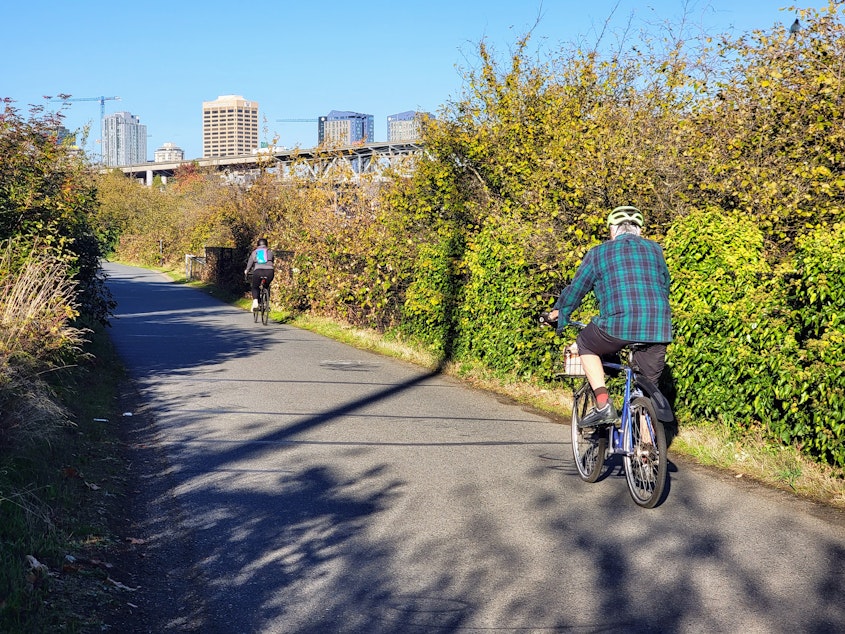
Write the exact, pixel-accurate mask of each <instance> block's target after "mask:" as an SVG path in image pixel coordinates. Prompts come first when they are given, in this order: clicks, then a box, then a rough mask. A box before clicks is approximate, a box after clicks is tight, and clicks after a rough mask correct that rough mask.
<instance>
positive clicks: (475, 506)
mask: <svg viewBox="0 0 845 634" xmlns="http://www.w3.org/2000/svg"><path fill="white" fill-rule="evenodd" d="M105 270H106V272H107V274H108V276H109V280H108V286H109V288H110V289H111V291H112V293H113V294H114V297H115V299H116V300H117V309H116V313H115V317H114V319H113V320H112V327H111V328H110V334H111V337H112V340H113V341H114V344H115V346H116V348H117V351H118V353H119V354H120V356H121V358H122V359H123V361H124V363H125V364H126V366H127V369H128V371H129V374H130V376H131V382H132V386H133V387H132V389H133V393H134V397H133V398H134V406H133V410H132V411H129V412H126V414H131V416H129V415H127V416H125V417H123V418H122V419H121V424H122V425H124V426H125V428H126V433H127V435H128V437H129V438H130V439H131V448H130V458H131V461H132V465H133V466H132V474H133V477H134V478H135V482H134V483H133V485H134V486H133V487H131V488H132V489H133V494H132V496H133V497H132V500H131V503H132V507H133V512H132V523H131V525H129V526H127V528H126V530H127V533H129V534H128V535H127V540H128V541H129V543H131V544H132V546H131V547H130V548H131V550H130V552H129V553H128V555H127V557H128V562H129V563H128V564H127V566H128V567H129V568H130V569H131V570H130V572H131V574H133V575H135V576H133V577H131V578H130V580H129V582H128V585H131V584H132V583H135V584H137V590H136V591H135V592H134V594H133V595H131V596H130V598H129V601H131V603H132V606H131V609H132V614H133V618H134V623H135V625H134V627H135V629H134V630H133V631H138V632H203V633H217V632H220V633H232V632H239V633H247V632H250V633H251V632H256V633H257V632H261V633H277V632H278V633H291V634H305V633H359V632H360V633H367V634H371V633H382V632H383V633H416V632H426V633H429V632H430V633H448V632H567V633H568V632H616V631H626V632H690V633H692V632H696V633H698V632H766V633H772V632H774V633H777V632H784V633H785V632H790V633H792V632H843V631H845V600H843V597H845V519H843V514H842V513H841V512H838V511H832V510H829V509H824V508H821V507H818V506H816V505H813V504H810V503H806V502H801V501H798V500H795V499H794V498H792V497H791V496H788V495H786V494H784V493H781V492H777V491H772V490H769V489H765V488H762V487H758V486H755V485H753V484H751V483H748V482H745V481H744V480H738V479H735V478H732V477H727V476H723V475H719V474H717V473H713V472H711V471H708V470H705V469H702V468H699V467H695V466H693V465H689V464H687V463H682V462H681V461H679V460H678V459H677V458H676V457H674V456H671V450H670V457H671V458H672V465H671V467H670V482H669V491H668V495H667V497H666V499H665V501H664V502H663V503H662V504H661V505H660V506H658V507H657V508H655V509H652V510H644V509H641V508H639V507H637V506H636V505H635V504H634V503H633V501H632V500H631V499H630V498H629V495H628V492H627V488H626V485H625V477H624V474H623V473H622V469H621V464H619V465H617V466H616V468H614V469H613V471H612V472H611V473H610V474H609V475H608V476H607V477H606V478H605V479H603V480H601V481H599V482H597V483H595V484H587V483H584V482H582V481H581V480H580V479H579V478H578V476H577V473H576V470H575V467H574V465H573V463H572V457H571V451H570V446H569V428H568V427H567V426H566V425H565V424H560V423H559V422H556V421H554V420H551V419H550V418H549V417H546V416H544V415H542V414H539V413H536V412H533V411H531V410H529V409H527V408H524V407H521V406H519V405H517V404H514V403H512V402H510V401H508V400H507V399H503V398H500V397H497V396H495V395H492V394H490V393H487V392H484V391H479V390H474V389H470V388H468V387H466V386H464V385H462V384H461V383H460V382H458V381H457V380H454V379H452V378H449V377H444V376H442V375H438V374H437V373H434V372H430V371H428V370H426V369H424V368H419V367H416V366H413V365H410V364H406V363H403V362H401V361H396V360H393V359H390V358H386V357H382V356H379V355H376V354H372V353H369V352H365V351H360V350H357V349H354V348H351V347H349V346H346V345H344V344H341V343H337V342H335V341H332V340H329V339H327V338H324V337H321V336H319V335H316V334H313V333H310V332H307V331H303V330H299V329H296V328H293V327H291V326H288V325H283V324H276V323H272V322H271V323H270V324H269V325H267V326H263V325H262V324H260V323H258V324H256V323H253V319H252V315H251V314H249V313H248V312H245V311H242V310H239V309H236V308H234V307H231V306H229V305H226V304H223V303H221V302H219V301H217V300H215V299H213V298H211V297H210V296H208V295H207V294H205V293H203V292H200V291H198V290H195V289H192V288H190V287H187V286H183V285H179V284H175V283H172V282H170V281H168V280H167V279H166V278H165V277H164V276H162V275H160V274H158V273H155V272H151V271H148V270H145V269H140V268H134V267H128V266H123V265H118V264H114V263H107V264H106V265H105Z"/></svg>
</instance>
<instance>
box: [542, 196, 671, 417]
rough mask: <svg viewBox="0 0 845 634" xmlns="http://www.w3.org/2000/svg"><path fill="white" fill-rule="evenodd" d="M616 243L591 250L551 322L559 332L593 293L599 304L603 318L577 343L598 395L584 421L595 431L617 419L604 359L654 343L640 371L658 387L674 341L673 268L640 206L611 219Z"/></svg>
mask: <svg viewBox="0 0 845 634" xmlns="http://www.w3.org/2000/svg"><path fill="white" fill-rule="evenodd" d="M607 226H608V228H609V229H610V240H609V241H607V242H604V243H603V244H600V245H598V246H596V247H593V248H592V249H590V250H589V251H588V252H587V254H586V255H585V256H584V259H583V261H582V262H581V265H580V266H579V267H578V270H577V271H576V272H575V277H574V278H573V280H572V283H571V284H569V285H568V286H567V287H566V288H564V289H563V290H562V291H561V293H560V297H558V300H557V302H555V305H554V308H553V309H552V310H551V311H550V312H549V314H548V317H549V319H550V320H551V321H557V323H558V330H559V331H560V330H561V329H563V328H564V327H565V326H566V325H567V323H569V317H570V315H571V314H572V312H573V311H574V310H575V309H576V308H577V307H578V305H579V304H580V303H581V300H582V299H583V298H584V296H585V295H586V294H587V293H588V292H589V291H593V292H594V294H595V296H596V300H597V301H598V304H599V315H598V316H596V317H595V318H594V319H593V320H592V321H591V322H590V324H588V325H587V327H586V328H584V329H583V330H582V331H581V332H580V333H579V334H578V338H577V339H576V344H577V345H578V354H579V355H580V356H581V362H582V364H583V367H584V373H585V374H586V375H587V380H588V381H589V383H590V387H591V388H593V392H594V393H595V395H596V408H595V409H594V410H592V411H591V412H588V413H587V415H586V416H584V418H583V419H582V420H581V422H580V423H579V426H580V427H591V426H594V425H601V424H605V423H609V422H613V421H614V420H615V419H616V418H617V414H616V410H615V408H614V407H613V404H612V403H610V402H609V399H608V394H607V387H606V386H605V381H604V368H603V367H602V364H601V355H606V354H613V353H615V352H619V350H621V349H622V348H624V347H625V346H626V345H627V344H629V343H645V344H648V345H647V346H646V347H645V348H644V349H642V350H638V351H637V352H636V353H635V356H634V361H635V364H636V365H637V367H638V368H639V371H640V373H641V374H642V375H644V376H645V378H647V379H648V380H649V381H651V382H652V383H653V384H654V386H655V388H656V387H657V382H658V379H659V378H660V375H661V373H662V372H663V367H664V365H665V363H666V344H667V343H669V342H670V341H671V340H672V313H671V310H670V308H669V269H668V268H667V267H666V260H665V259H664V257H663V249H661V248H660V245H659V244H657V243H656V242H654V241H652V240H646V239H645V238H642V237H640V232H641V230H642V226H643V215H642V213H640V210H639V209H637V208H636V207H627V206H626V207H617V208H616V209H614V210H613V211H611V212H610V215H609V216H608V217H607Z"/></svg>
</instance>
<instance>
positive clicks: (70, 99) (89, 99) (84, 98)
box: [50, 97, 120, 121]
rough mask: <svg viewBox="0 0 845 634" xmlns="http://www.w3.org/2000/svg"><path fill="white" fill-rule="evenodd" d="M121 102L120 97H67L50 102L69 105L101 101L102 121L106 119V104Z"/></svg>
mask: <svg viewBox="0 0 845 634" xmlns="http://www.w3.org/2000/svg"><path fill="white" fill-rule="evenodd" d="M115 100H116V101H120V97H67V98H66V99H51V100H50V101H61V102H63V103H67V102H69V101H99V102H100V121H102V120H103V119H105V118H106V102H107V101H115Z"/></svg>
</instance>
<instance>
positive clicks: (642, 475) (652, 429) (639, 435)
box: [623, 396, 669, 509]
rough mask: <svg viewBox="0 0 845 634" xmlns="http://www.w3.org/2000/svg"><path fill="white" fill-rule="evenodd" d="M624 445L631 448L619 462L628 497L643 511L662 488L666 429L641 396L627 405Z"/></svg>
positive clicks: (656, 499) (657, 498)
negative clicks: (629, 413) (627, 424)
mask: <svg viewBox="0 0 845 634" xmlns="http://www.w3.org/2000/svg"><path fill="white" fill-rule="evenodd" d="M629 438H630V444H629ZM624 442H625V447H632V448H633V453H632V454H631V455H627V454H626V455H625V458H624V460H623V462H624V464H625V478H626V479H627V480H628V490H629V491H630V492H631V497H632V498H633V499H634V502H636V503H637V504H638V505H640V506H642V507H643V508H647V509H650V508H653V507H654V506H656V505H657V503H658V502H659V501H660V498H661V496H662V495H663V489H664V487H665V486H666V475H667V473H668V471H669V458H668V456H667V455H666V430H665V429H664V428H663V423H661V422H660V421H659V420H657V414H656V413H655V411H654V405H652V403H651V399H650V398H646V397H644V396H641V397H638V398H635V399H634V400H633V401H632V402H631V424H630V425H629V426H627V427H626V429H625V439H624Z"/></svg>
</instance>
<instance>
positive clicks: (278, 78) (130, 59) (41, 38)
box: [0, 0, 827, 159]
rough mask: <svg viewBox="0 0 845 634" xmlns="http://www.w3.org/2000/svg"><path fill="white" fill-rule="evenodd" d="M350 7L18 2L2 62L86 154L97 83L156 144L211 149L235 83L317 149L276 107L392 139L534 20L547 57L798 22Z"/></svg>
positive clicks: (780, 14) (630, 0) (785, 16)
mask: <svg viewBox="0 0 845 634" xmlns="http://www.w3.org/2000/svg"><path fill="white" fill-rule="evenodd" d="M45 4H46V5H47V6H45ZM826 5H827V1H826V0H811V1H808V2H805V3H801V6H811V7H816V8H820V7H823V6H826ZM344 6H345V3H344V4H343V5H342V4H341V3H339V2H337V1H336V0H326V1H325V2H323V3H279V2H275V1H272V0H255V2H253V3H251V4H250V5H249V13H248V16H247V15H246V14H245V15H244V16H241V17H242V18H244V19H237V18H238V16H237V15H233V14H232V7H231V5H230V4H228V3H226V4H224V3H223V2H221V1H220V0H208V2H207V3H205V4H203V5H202V7H198V6H197V5H193V4H191V3H170V2H164V1H163V0H149V1H148V2H147V3H146V4H145V6H144V11H143V13H142V14H137V15H134V16H133V18H132V19H131V20H128V21H127V20H126V17H127V14H126V12H125V11H114V10H113V5H112V4H111V3H106V2H105V1H104V0H79V1H77V2H73V3H67V2H58V1H48V2H46V3H45V2H35V3H13V4H12V5H10V6H9V7H7V10H6V11H5V12H4V20H3V22H2V24H0V32H2V33H3V35H4V43H5V44H6V45H7V48H8V50H10V51H14V58H15V61H14V63H9V64H7V65H6V67H4V69H3V73H2V77H0V97H5V98H9V99H12V100H14V102H15V103H14V107H16V108H17V109H18V110H20V111H22V112H26V111H27V110H28V109H29V105H30V104H33V105H36V106H46V107H48V108H51V109H59V108H60V107H62V104H61V103H55V102H52V103H51V102H45V100H44V96H48V95H49V96H51V97H53V98H56V97H57V96H58V95H60V94H69V95H71V96H72V97H73V98H74V99H75V101H73V102H70V103H69V104H68V105H67V106H66V107H65V108H64V113H65V120H64V125H65V126H66V127H67V128H68V129H70V130H71V131H76V130H79V129H80V128H84V127H86V126H87V127H88V128H89V129H90V132H89V135H88V139H87V141H86V143H85V146H84V148H85V149H86V151H88V152H91V151H93V150H96V151H99V150H100V148H99V146H98V145H97V143H96V142H97V140H98V138H99V136H100V116H99V115H100V106H101V103H98V100H99V96H100V95H108V96H109V97H106V99H108V100H107V101H105V102H104V103H102V105H103V107H104V109H105V113H106V114H111V113H113V112H115V111H128V112H131V113H133V114H135V115H136V116H138V117H140V119H141V121H142V122H143V123H144V124H145V125H146V126H147V132H148V139H147V145H148V149H149V150H152V149H154V148H160V147H161V146H162V145H163V144H164V143H173V144H175V145H176V146H178V147H180V148H181V149H182V150H184V152H185V158H186V159H194V158H198V157H200V156H201V155H202V102H204V101H208V100H211V99H214V98H215V97H217V96H219V95H225V94H240V95H244V96H245V97H246V98H248V99H250V100H254V101H256V102H258V103H259V104H261V112H260V120H259V142H262V141H273V140H275V139H278V141H277V144H278V145H282V146H285V147H294V146H296V145H300V146H301V147H313V145H315V144H316V140H317V139H316V134H315V129H316V125H315V124H314V123H307V122H284V123H282V122H279V121H278V120H279V119H285V120H289V119H315V118H317V117H318V116H322V115H325V114H326V113H328V112H330V111H331V110H333V109H336V110H349V111H355V112H362V113H368V114H372V115H373V117H374V126H375V130H374V138H375V140H377V141H381V140H387V138H388V133H387V117H388V116H390V115H392V114H394V113H401V112H404V111H409V110H413V111H420V112H429V113H432V114H433V115H434V116H437V115H438V114H439V112H440V111H441V109H442V106H443V105H444V104H447V103H449V102H450V101H455V100H457V99H459V98H460V97H461V95H462V92H463V91H464V90H465V89H466V86H465V79H466V75H467V72H468V70H470V69H474V68H478V67H479V64H480V62H479V60H478V45H479V43H480V42H481V41H484V42H485V44H487V45H488V46H489V47H490V49H491V50H492V51H493V52H494V54H495V58H496V59H497V60H499V61H500V62H501V64H502V67H503V68H507V62H508V60H509V55H510V53H511V52H512V51H513V50H515V48H516V43H517V41H518V40H519V38H520V37H521V36H523V35H525V34H526V33H528V32H531V33H532V36H531V41H530V43H529V48H528V54H529V55H530V56H531V58H532V59H537V60H538V61H542V60H543V59H547V58H549V57H553V56H555V55H556V54H557V53H559V52H560V51H561V50H565V49H571V48H572V46H579V45H581V46H587V47H591V46H596V45H598V44H601V45H603V46H606V47H607V48H608V49H611V48H614V47H616V48H623V49H628V50H630V49H631V48H632V47H634V46H637V45H638V44H640V43H641V41H642V34H643V33H647V34H651V35H660V34H665V28H666V24H667V23H670V22H671V23H674V24H677V23H679V21H681V20H684V24H685V26H684V29H686V30H687V31H688V32H689V33H690V34H697V35H699V36H700V35H701V34H702V33H709V34H711V35H715V34H721V33H732V34H734V35H738V34H740V33H747V32H749V31H751V30H754V29H763V30H768V29H771V28H772V27H773V26H774V25H776V24H778V25H782V26H783V25H785V26H787V27H788V26H789V24H791V23H792V21H793V20H794V19H795V14H794V12H791V11H782V10H780V8H781V7H782V6H783V5H782V4H780V3H778V2H775V1H773V0H748V1H747V2H743V3H738V2H736V1H735V0H689V1H686V0H684V1H683V2H678V0H652V1H650V2H648V4H645V3H643V1H642V0H595V1H594V2H592V3H590V4H589V5H586V6H585V5H584V4H583V3H577V2H573V1H572V0H542V1H540V0H536V1H532V0H527V1H525V2H518V3H514V2H509V1H508V2H506V1H504V0H485V1H484V2H482V1H481V0H467V2H463V3H454V2H446V1H445V0H429V2H426V3H425V4H421V3H413V2H404V3H385V2H382V1H380V0H372V1H371V2H367V3H363V4H360V5H356V20H355V22H354V23H350V22H349V21H344V20H327V19H326V16H328V15H333V14H334V13H335V12H337V11H340V10H341V9H342V7H344ZM48 16H49V19H47V17H48ZM247 17H248V19H246V18H247ZM113 96H120V101H117V100H113ZM147 158H148V159H151V158H152V157H151V156H150V157H147Z"/></svg>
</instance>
